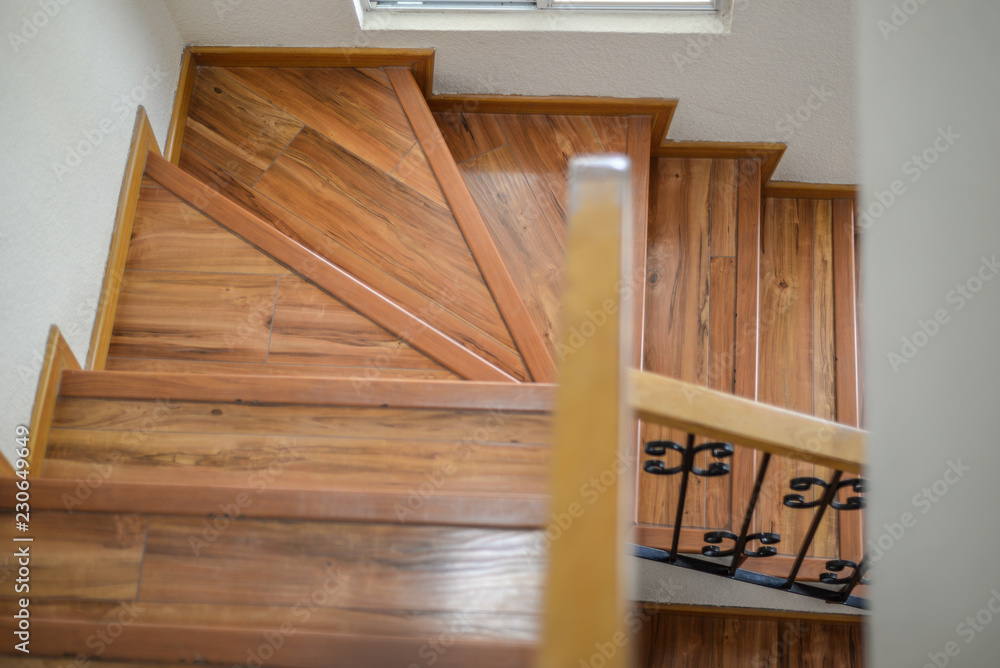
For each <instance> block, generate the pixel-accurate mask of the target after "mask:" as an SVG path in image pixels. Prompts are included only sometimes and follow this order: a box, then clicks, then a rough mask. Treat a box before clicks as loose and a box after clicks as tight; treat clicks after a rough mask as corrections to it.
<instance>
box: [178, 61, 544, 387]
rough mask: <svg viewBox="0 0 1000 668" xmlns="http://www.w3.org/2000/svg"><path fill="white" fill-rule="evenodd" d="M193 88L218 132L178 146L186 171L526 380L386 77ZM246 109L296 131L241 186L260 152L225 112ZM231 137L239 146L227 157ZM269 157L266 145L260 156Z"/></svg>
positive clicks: (243, 79)
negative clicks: (244, 104) (247, 163)
mask: <svg viewBox="0 0 1000 668" xmlns="http://www.w3.org/2000/svg"><path fill="white" fill-rule="evenodd" d="M201 78H205V79H206V80H208V79H210V80H211V81H212V82H213V85H212V86H207V85H196V86H195V90H194V91H193V97H192V107H193V108H196V110H197V111H198V113H199V114H202V115H206V114H209V112H210V114H211V119H210V122H205V123H202V124H203V125H211V126H212V127H217V128H221V127H223V126H226V130H225V131H222V130H220V131H219V132H217V133H215V134H214V135H211V134H210V135H204V136H203V135H197V136H196V138H195V141H193V142H188V141H186V140H185V142H184V148H183V151H182V154H181V161H180V164H181V166H182V167H183V168H184V169H186V170H187V171H189V172H191V173H194V174H196V175H197V176H198V177H199V178H201V179H202V180H203V181H205V182H206V183H213V184H216V185H217V186H219V187H221V189H222V190H223V191H231V192H229V193H228V194H229V196H231V197H234V198H236V199H240V198H241V197H243V198H247V199H251V200H255V202H254V204H259V205H260V206H261V208H263V209H266V210H267V211H268V215H265V216H264V217H265V218H266V219H268V220H269V222H273V223H276V224H278V225H280V226H281V227H282V228H285V229H287V230H291V231H292V232H293V233H294V234H295V235H297V236H300V237H302V239H303V240H304V241H306V245H308V246H309V247H311V248H312V249H313V250H315V251H316V252H319V253H322V254H326V257H328V258H330V259H331V260H334V261H335V262H337V263H338V264H340V265H342V266H343V267H344V268H345V269H346V270H347V271H349V272H351V273H353V274H355V275H357V276H359V277H361V278H362V280H366V281H368V282H369V283H371V284H372V285H375V286H376V287H377V288H378V289H381V290H386V291H387V292H386V293H385V294H386V295H387V296H390V298H393V299H396V300H397V301H399V303H400V304H401V305H402V306H404V307H405V308H407V309H409V310H411V311H413V312H419V313H424V314H427V316H426V317H428V318H429V319H430V321H431V322H432V323H433V324H434V325H436V326H438V327H441V328H442V329H443V331H444V332H445V333H446V334H448V335H449V336H453V337H455V338H456V339H457V340H459V341H461V342H462V343H463V345H466V346H469V347H470V348H472V349H474V350H476V352H477V353H478V354H482V355H484V356H485V357H486V358H487V359H490V360H491V361H492V362H494V363H496V364H497V365H498V366H499V367H500V368H502V369H504V371H505V372H507V373H509V374H511V375H512V376H514V377H515V378H519V379H527V378H528V375H527V371H526V370H525V368H524V364H523V362H522V361H521V359H520V355H519V353H518V351H517V348H516V347H515V345H514V343H513V342H512V340H511V338H510V334H509V332H508V331H507V326H506V324H505V323H504V319H503V318H502V317H501V315H500V313H499V312H498V310H497V308H496V306H495V304H494V302H493V298H492V297H491V295H490V293H489V290H488V289H487V288H486V286H485V284H484V283H483V279H482V277H481V275H480V272H479V268H478V266H477V264H476V260H475V258H474V257H473V256H472V254H471V253H470V251H469V248H468V246H467V245H466V243H465V240H464V239H463V237H462V233H461V231H460V230H459V228H458V227H457V225H456V222H455V218H454V216H453V215H452V214H451V211H450V210H449V208H448V207H447V205H446V201H445V200H444V197H443V194H442V193H441V189H440V187H439V184H438V183H437V179H436V177H435V175H434V173H433V170H431V169H430V165H429V163H428V160H427V159H426V155H425V154H424V152H423V150H422V148H421V146H420V145H419V144H418V143H417V141H416V138H415V137H414V135H413V131H412V129H411V128H410V124H409V121H408V120H407V117H406V115H405V114H404V113H403V111H402V109H401V107H400V104H399V101H398V99H397V98H396V94H395V92H394V90H393V88H392V87H391V86H390V85H389V83H388V79H387V78H386V75H385V73H384V72H382V71H381V70H379V69H353V68H322V67H307V68H260V67H199V68H197V74H196V77H195V79H196V81H197V80H199V79H201ZM216 89H217V90H218V91H221V93H220V92H215V91H216ZM246 97H249V98H251V99H252V101H253V104H254V105H263V106H264V107H266V108H267V112H266V113H263V112H262V113H263V115H264V117H265V118H266V117H267V116H268V115H279V114H285V115H288V116H290V117H293V118H295V119H297V120H298V121H299V122H301V123H302V124H303V126H302V127H301V128H300V130H299V131H298V133H297V135H296V136H295V137H294V138H293V139H290V142H286V144H285V145H284V146H283V147H282V149H281V151H280V152H279V153H278V154H277V155H276V156H275V157H274V159H273V160H272V161H271V162H269V163H268V166H267V167H266V169H265V170H264V171H263V173H262V175H261V176H260V177H258V178H255V179H253V180H249V179H247V178H246V177H245V176H242V175H241V171H242V165H243V160H242V158H241V155H242V154H243V153H248V152H250V153H252V152H253V151H255V150H256V149H257V135H256V131H255V127H256V124H255V123H254V122H253V120H252V119H242V115H241V112H240V111H239V109H238V108H234V109H233V110H230V109H229V107H230V106H234V107H238V106H239V105H238V101H239V100H241V99H243V98H246ZM202 98H206V99H202ZM227 102H228V106H227ZM199 119H201V116H199ZM241 119H242V120H241ZM201 120H202V121H207V120H208V119H201ZM230 123H231V124H235V125H236V127H235V128H234V127H232V126H227V124H230ZM231 136H242V137H243V140H242V142H241V143H239V145H237V146H233V145H232V142H231V141H230V137H231ZM268 136H269V135H268V133H266V132H265V133H264V137H265V138H266V137H268ZM270 145H271V144H270V143H269V142H268V141H263V142H262V143H261V149H262V150H264V151H265V152H267V151H268V149H269V147H270ZM267 155H268V156H270V155H271V154H270V153H269V152H267ZM227 156H232V157H231V158H230V157H227ZM230 168H232V171H230ZM244 204H246V202H244ZM252 208H254V207H252ZM258 213H259V212H258Z"/></svg>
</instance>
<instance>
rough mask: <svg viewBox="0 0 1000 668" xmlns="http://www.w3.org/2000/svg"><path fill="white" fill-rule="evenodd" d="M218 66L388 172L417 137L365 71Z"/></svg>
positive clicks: (390, 95) (387, 91)
mask: <svg viewBox="0 0 1000 668" xmlns="http://www.w3.org/2000/svg"><path fill="white" fill-rule="evenodd" d="M220 69H221V71H222V73H224V74H225V75H226V76H227V77H230V78H231V79H233V80H235V81H236V82H238V83H239V84H242V85H243V86H246V88H248V89H249V90H251V91H253V92H254V93H256V94H257V95H259V96H261V97H262V98H264V99H266V100H268V101H269V102H271V103H272V104H274V105H275V106H276V107H280V108H281V109H283V110H285V111H286V112H288V113H291V114H293V115H294V116H295V117H296V118H297V119H299V120H300V121H302V122H303V123H305V124H306V125H307V126H308V127H310V128H312V129H313V130H314V131H316V132H318V133H320V134H322V135H323V136H324V137H326V138H327V139H329V140H330V141H333V142H336V143H337V144H339V145H340V146H342V147H344V149H346V150H347V151H350V152H351V153H353V154H354V155H356V156H358V157H359V158H361V159H363V160H364V161H365V162H367V163H369V164H371V165H373V166H374V167H376V168H377V169H380V170H381V171H383V172H385V173H386V174H388V173H390V172H392V171H393V170H394V169H395V168H396V165H398V164H399V163H400V161H401V160H402V159H403V158H404V157H405V156H406V154H407V152H409V150H410V148H412V146H413V144H414V143H415V141H416V140H415V139H414V136H413V132H412V130H411V129H410V126H409V123H408V122H407V120H406V115H405V114H404V113H403V110H402V108H401V107H400V105H399V100H398V99H397V98H396V95H395V94H394V93H393V90H392V88H391V87H390V86H388V85H386V84H385V83H383V82H381V81H379V79H378V78H377V75H376V76H373V75H369V74H367V73H366V72H365V71H364V70H361V69H355V68H292V67H285V68H276V67H225V68H220ZM227 171H228V170H227Z"/></svg>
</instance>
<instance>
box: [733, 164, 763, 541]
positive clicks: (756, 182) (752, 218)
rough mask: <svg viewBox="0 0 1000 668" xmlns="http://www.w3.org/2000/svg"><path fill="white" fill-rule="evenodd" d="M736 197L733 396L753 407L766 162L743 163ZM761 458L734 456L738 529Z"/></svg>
mask: <svg viewBox="0 0 1000 668" xmlns="http://www.w3.org/2000/svg"><path fill="white" fill-rule="evenodd" d="M736 164H737V174H738V175H737V179H738V181H737V192H736V209H737V211H736V331H735V343H734V351H733V393H734V394H736V395H737V396H739V397H743V398H744V399H748V400H750V401H757V398H758V373H759V352H760V319H759V315H760V252H761V240H760V239H761V237H760V217H761V198H760V188H761V172H760V161H759V160H753V159H741V160H738V161H737V163H736ZM759 459H760V458H759V456H758V454H757V452H756V451H754V450H751V449H749V448H742V447H737V448H736V453H735V454H734V456H733V474H732V477H733V481H732V507H731V510H730V515H731V519H732V527H733V528H734V529H735V528H736V527H737V526H741V525H742V523H743V521H744V520H745V519H746V512H747V504H748V502H749V500H750V495H751V494H752V493H753V488H754V481H755V478H756V476H757V466H758V462H759Z"/></svg>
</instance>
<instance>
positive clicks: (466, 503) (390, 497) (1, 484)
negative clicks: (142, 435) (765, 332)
mask: <svg viewBox="0 0 1000 668" xmlns="http://www.w3.org/2000/svg"><path fill="white" fill-rule="evenodd" d="M176 475H177V477H183V471H178V472H177V474H176ZM0 489H4V491H3V493H2V494H0V496H2V499H3V500H2V501H0V508H3V509H4V510H13V508H14V503H15V502H14V493H15V491H16V488H15V481H14V480H12V479H5V480H0ZM414 496H416V497H417V499H416V500H414V499H413V497H414ZM548 502H549V499H548V497H547V496H546V495H536V494H496V493H489V494H470V493H451V492H448V491H447V490H435V491H433V492H432V493H430V494H428V495H423V496H422V495H419V494H417V493H415V492H407V491H393V490H375V491H365V492H359V491H358V490H356V489H348V490H336V489H323V490H312V489H289V488H281V487H274V486H268V487H265V488H260V487H252V486H249V485H247V486H236V485H202V484H197V485H190V484H185V483H175V482H162V483H148V482H126V481H120V480H104V479H100V478H99V479H97V480H93V481H91V480H90V479H89V478H88V479H87V480H85V481H81V480H76V479H74V480H63V479H57V478H36V479H34V480H32V483H31V503H32V509H34V510H37V511H42V510H54V511H69V512H93V513H129V514H133V513H139V514H150V515H186V516H195V517H202V516H207V515H228V516H231V517H233V518H235V517H245V518H256V519H283V520H314V521H318V520H327V521H340V522H367V523H385V524H399V525H403V524H435V525H449V526H469V527H488V528H507V529H539V528H545V526H546V525H547V521H548V516H547V512H548Z"/></svg>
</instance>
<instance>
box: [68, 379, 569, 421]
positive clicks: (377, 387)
mask: <svg viewBox="0 0 1000 668" xmlns="http://www.w3.org/2000/svg"><path fill="white" fill-rule="evenodd" d="M59 392H60V396H62V397H79V398H84V397H100V398H105V399H134V400H143V399H147V400H157V399H181V400H188V401H237V402H253V403H267V404H275V403H284V404H300V405H302V404H314V405H340V406H381V407H401V408H443V409H455V410H462V409H484V410H490V409H493V410H500V411H531V412H536V413H544V412H548V411H551V410H552V401H553V393H554V386H552V385H547V384H543V383H533V384H531V385H513V384H508V383H482V382H472V383H463V382H449V381H418V380H402V379H371V378H354V379H345V380H328V379H324V378H314V379H309V378H273V377H268V376H251V375H223V374H214V375H213V377H212V378H209V379H206V378H203V377H201V376H199V375H197V374H184V373H125V372H115V373H108V372H96V371H93V372H90V371H88V372H75V371H72V370H70V371H66V372H64V373H63V376H62V384H61V386H60V390H59Z"/></svg>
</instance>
